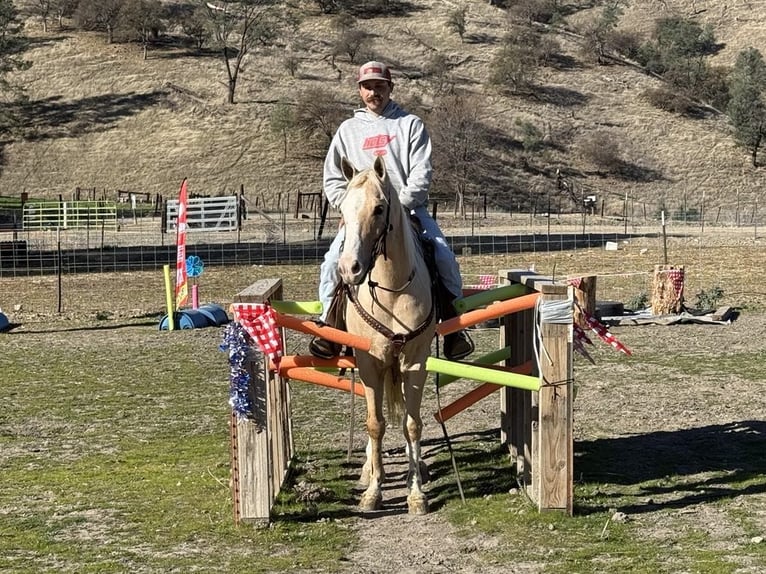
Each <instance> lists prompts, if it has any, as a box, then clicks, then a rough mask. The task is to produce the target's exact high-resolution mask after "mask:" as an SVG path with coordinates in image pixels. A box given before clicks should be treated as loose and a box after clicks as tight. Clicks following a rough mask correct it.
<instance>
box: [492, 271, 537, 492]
mask: <svg viewBox="0 0 766 574" xmlns="http://www.w3.org/2000/svg"><path fill="white" fill-rule="evenodd" d="M511 273H512V272H511V271H501V274H502V275H503V276H504V278H506V280H508V279H511ZM511 282H513V280H512V279H511ZM530 292H531V289H530ZM533 335H534V310H532V309H530V310H527V311H522V312H519V313H513V314H512V315H509V316H507V317H504V319H503V328H502V329H501V330H500V336H501V339H500V344H501V345H505V346H508V347H510V349H511V357H510V358H509V359H508V360H506V361H505V364H506V365H507V366H517V365H520V364H523V363H525V362H527V361H529V360H532V359H533V358H534V348H533V345H532V341H533V340H532V337H533ZM533 364H534V361H533ZM536 372H537V369H536V367H534V373H535V374H536ZM531 397H532V393H531V392H530V391H525V390H522V389H506V388H503V389H501V396H500V428H501V440H502V441H503V443H504V444H506V445H508V448H509V451H510V454H511V459H512V460H513V462H514V463H515V465H516V474H517V476H518V477H519V478H520V480H521V481H522V483H523V484H527V485H528V484H530V482H531V470H532V465H531V463H532V454H533V451H532V444H531V440H532V435H531V424H532V419H531V413H530V409H531V406H532V398H531Z"/></svg>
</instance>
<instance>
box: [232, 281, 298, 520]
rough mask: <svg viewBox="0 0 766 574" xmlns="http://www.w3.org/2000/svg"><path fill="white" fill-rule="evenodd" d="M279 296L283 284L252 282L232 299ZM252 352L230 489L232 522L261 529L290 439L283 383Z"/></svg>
mask: <svg viewBox="0 0 766 574" xmlns="http://www.w3.org/2000/svg"><path fill="white" fill-rule="evenodd" d="M281 297H282V280H281V279H278V278H277V279H262V280H260V281H256V282H255V283H253V284H252V285H249V286H248V287H246V288H245V289H243V290H242V291H240V292H239V293H238V294H237V295H236V297H235V300H236V301H239V302H243V303H267V302H269V301H270V300H271V299H281ZM283 337H284V334H283ZM251 353H252V357H250V356H249V357H248V359H249V360H248V362H247V365H248V372H249V374H250V380H251V385H250V392H251V399H252V400H253V405H254V414H253V417H251V418H249V419H245V420H242V419H240V420H235V417H233V422H232V476H233V482H234V484H233V486H232V488H233V494H234V507H235V508H234V516H235V520H236V521H237V522H246V523H251V524H255V525H259V526H260V525H264V524H268V522H269V520H270V515H271V507H272V505H273V504H274V500H275V499H276V496H277V494H278V493H279V490H280V489H281V487H282V483H283V482H284V479H285V477H286V476H287V473H288V471H289V467H290V461H291V459H292V455H293V437H292V427H291V424H290V395H289V388H288V385H287V381H286V380H283V379H282V378H281V377H279V376H278V375H277V374H275V373H273V372H271V371H269V368H268V367H269V365H268V357H264V356H262V355H261V354H260V353H259V352H257V351H255V350H252V351H251Z"/></svg>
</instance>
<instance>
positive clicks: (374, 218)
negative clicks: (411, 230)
mask: <svg viewBox="0 0 766 574" xmlns="http://www.w3.org/2000/svg"><path fill="white" fill-rule="evenodd" d="M341 169H342V171H343V175H344V176H345V178H346V181H347V182H348V185H347V186H346V195H345V197H344V198H343V201H342V202H341V205H340V211H341V214H342V216H343V222H344V225H345V234H346V238H345V241H344V243H343V252H342V253H341V256H340V259H339V261H338V272H339V273H340V276H341V279H342V280H343V282H344V283H346V284H348V285H358V284H360V283H361V282H362V281H364V278H365V276H366V275H367V272H368V271H369V269H370V267H371V266H372V263H373V261H374V259H375V257H377V254H378V252H379V249H380V245H381V242H382V241H383V240H384V239H385V236H386V233H387V232H388V230H389V225H390V213H391V196H392V193H391V187H390V184H389V181H388V178H387V176H386V164H385V162H384V161H383V159H382V158H381V157H377V158H375V162H374V163H373V165H372V168H370V169H366V170H364V171H357V170H356V168H355V167H354V166H352V165H351V164H350V163H349V162H348V161H347V160H346V158H345V157H344V158H343V159H342V160H341Z"/></svg>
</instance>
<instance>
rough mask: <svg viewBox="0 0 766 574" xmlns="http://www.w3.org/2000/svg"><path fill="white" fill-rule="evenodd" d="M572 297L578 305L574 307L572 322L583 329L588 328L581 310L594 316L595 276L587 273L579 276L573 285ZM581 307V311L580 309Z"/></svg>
mask: <svg viewBox="0 0 766 574" xmlns="http://www.w3.org/2000/svg"><path fill="white" fill-rule="evenodd" d="M574 297H575V301H576V302H577V304H578V305H579V307H578V306H575V309H574V322H575V323H577V324H578V325H579V326H580V327H582V328H583V329H586V330H587V329H589V328H590V327H589V326H588V322H587V321H586V320H585V316H584V315H583V311H585V312H586V313H587V314H588V315H590V316H591V317H595V316H596V276H595V275H588V276H587V277H581V278H580V281H579V282H578V284H577V285H574ZM580 309H582V311H581V310H580Z"/></svg>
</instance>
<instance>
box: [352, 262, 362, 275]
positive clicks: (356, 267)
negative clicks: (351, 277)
mask: <svg viewBox="0 0 766 574" xmlns="http://www.w3.org/2000/svg"><path fill="white" fill-rule="evenodd" d="M361 270H362V266H361V265H360V264H359V261H354V264H353V265H352V266H351V272H352V273H354V274H357V273H359V272H360V271H361Z"/></svg>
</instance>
